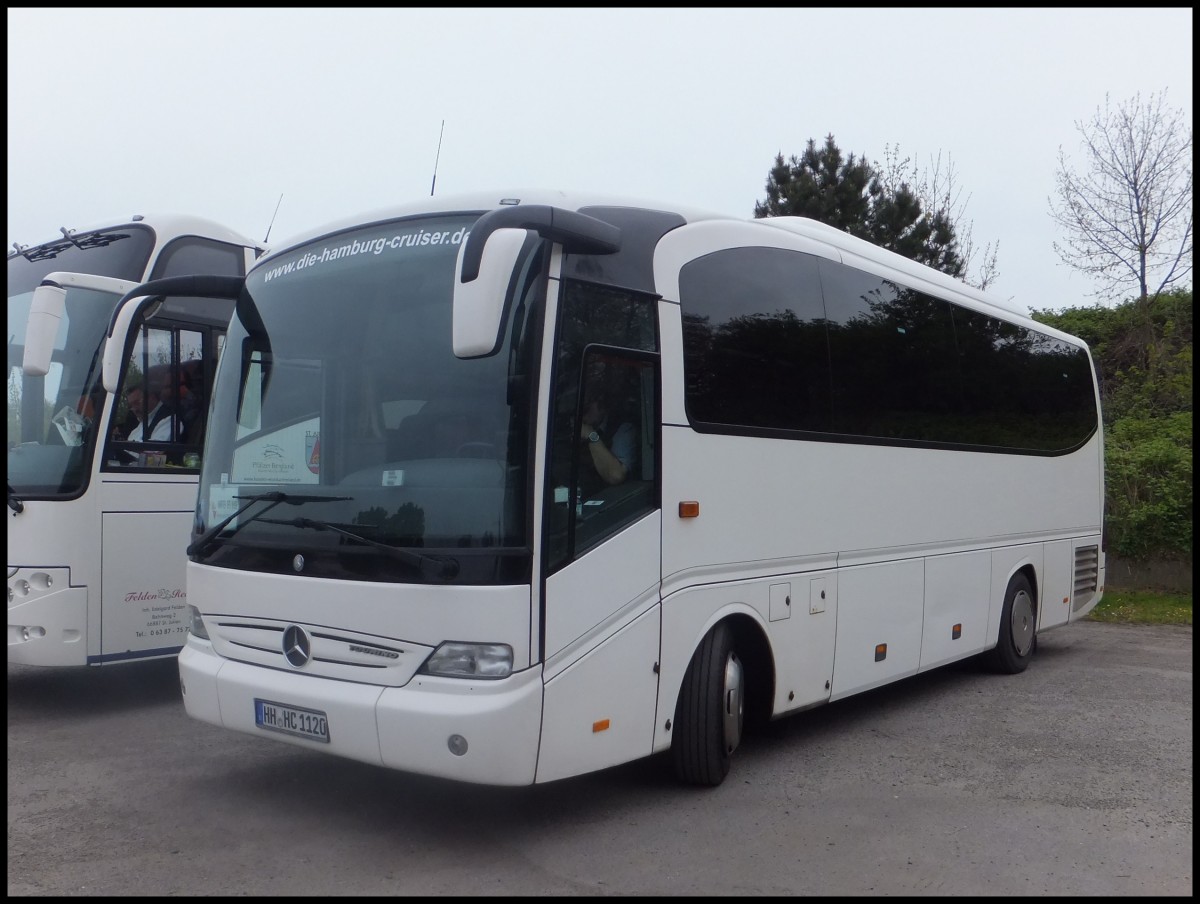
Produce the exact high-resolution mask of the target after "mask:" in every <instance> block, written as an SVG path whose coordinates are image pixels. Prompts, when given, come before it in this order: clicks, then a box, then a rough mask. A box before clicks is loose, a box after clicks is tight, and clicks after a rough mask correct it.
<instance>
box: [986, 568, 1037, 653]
mask: <svg viewBox="0 0 1200 904" xmlns="http://www.w3.org/2000/svg"><path fill="white" fill-rule="evenodd" d="M1036 649H1037V601H1036V600H1035V599H1034V595H1033V588H1032V587H1031V586H1030V585H1029V578H1027V577H1025V575H1024V574H1015V575H1013V578H1012V580H1011V581H1009V582H1008V590H1006V591H1005V593H1004V610H1003V612H1002V613H1001V615H1000V637H999V639H998V640H997V642H996V647H995V649H994V650H992V651H991V653H990V654H989V664H990V665H991V667H992V668H993V669H995V670H996V671H997V672H1001V673H1002V674H1005V675H1015V674H1017V673H1018V672H1023V671H1025V668H1026V666H1028V665H1029V661H1030V660H1031V659H1033V654H1034V651H1035V650H1036Z"/></svg>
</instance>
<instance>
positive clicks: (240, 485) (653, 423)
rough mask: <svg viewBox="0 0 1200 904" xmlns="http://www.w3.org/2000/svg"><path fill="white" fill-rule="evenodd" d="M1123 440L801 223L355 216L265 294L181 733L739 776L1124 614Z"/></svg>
mask: <svg viewBox="0 0 1200 904" xmlns="http://www.w3.org/2000/svg"><path fill="white" fill-rule="evenodd" d="M229 282H232V281H229ZM154 290H155V289H154V287H147V288H146V289H143V290H139V291H147V292H149V291H154ZM597 383H599V384H600V385H602V386H603V388H604V389H605V391H606V392H607V395H608V402H607V413H606V414H605V413H597V409H595V408H593V407H592V403H593V399H592V398H591V397H590V396H591V392H592V386H593V385H595V384H597ZM1101 443H1102V439H1101V422H1100V417H1099V401H1098V394H1097V385H1096V380H1095V375H1094V370H1093V366H1092V361H1091V356H1090V353H1089V351H1088V349H1087V347H1086V345H1085V344H1084V343H1083V342H1082V341H1080V340H1079V339H1077V338H1074V337H1072V336H1069V335H1065V334H1063V333H1061V332H1057V331H1055V330H1053V329H1050V328H1048V327H1045V326H1042V325H1040V324H1038V323H1036V322H1034V321H1032V320H1031V319H1029V318H1028V317H1026V316H1024V315H1022V314H1020V313H1018V312H1016V311H1014V310H1012V309H1011V308H1010V307H1009V306H1007V305H1006V304H1005V303H1002V302H1000V301H997V300H996V299H993V298H991V297H990V296H988V295H985V294H983V293H981V292H979V291H976V290H974V289H972V288H969V287H967V286H965V285H963V284H961V283H959V282H957V281H955V280H952V279H950V278H948V277H946V276H944V275H943V274H940V273H937V272H935V271H933V270H931V269H929V268H927V267H924V266H920V265H917V264H915V263H913V262H911V261H909V260H906V259H903V258H901V257H898V256H897V255H895V254H892V253H889V252H886V251H883V250H880V249H879V248H876V247H874V246H872V245H870V244H867V243H865V242H862V241H858V240H855V239H853V238H850V237H847V236H846V235H845V234H843V233H840V232H838V231H836V230H833V229H831V228H829V227H825V226H822V225H820V224H818V223H815V222H812V221H810V220H807V219H799V218H792V217H785V218H779V219H750V220H743V219H736V218H730V217H726V216H717V215H713V214H707V213H702V212H697V211H691V210H679V209H674V208H670V207H666V206H660V205H654V204H647V203H641V202H636V201H630V200H620V199H602V198H591V197H588V198H581V197H570V196H567V195H565V194H560V193H554V192H540V193H539V192H522V193H517V194H514V195H512V196H508V197H506V196H502V195H493V196H473V197H464V198H455V199H441V198H438V199H434V198H429V199H426V200H423V201H420V202H417V203H414V204H411V205H409V206H405V207H400V208H397V209H393V210H389V211H381V212H376V213H373V214H371V215H369V216H364V217H360V218H357V219H353V220H349V221H346V222H341V223H338V224H334V225H331V226H330V227H329V228H327V229H322V230H319V231H316V232H313V233H311V234H309V235H305V236H302V237H300V238H298V239H295V240H293V241H291V242H289V243H287V244H286V245H285V246H284V247H280V248H278V249H276V250H273V251H272V252H271V253H270V254H269V255H267V256H265V257H264V258H262V259H261V260H260V261H259V262H258V263H257V264H256V265H255V267H254V268H253V269H252V270H251V271H250V273H249V274H248V275H247V277H246V279H245V281H244V286H242V287H241V288H240V289H239V297H238V300H237V306H236V309H235V312H234V315H233V317H232V320H231V322H230V327H229V334H228V344H227V352H226V354H225V355H224V357H223V358H222V361H221V365H220V368H219V371H218V375H217V379H216V385H215V387H214V399H213V411H212V416H211V420H210V423H209V431H208V436H207V438H206V444H205V458H204V464H203V468H202V472H201V479H200V491H199V497H198V507H197V513H196V524H195V533H194V534H193V537H192V542H191V544H190V545H189V549H188V553H189V564H188V577H187V592H188V603H189V605H190V606H192V607H194V611H193V621H192V630H191V633H190V634H189V636H188V639H187V641H186V644H185V646H184V648H183V650H182V651H181V652H180V654H179V671H180V677H181V679H182V685H183V694H184V697H183V699H184V703H185V707H186V710H187V712H188V713H189V714H190V715H191V716H192V717H194V718H197V719H200V720H203V721H206V722H210V723H213V724H216V725H221V726H225V727H226V728H230V729H234V730H237V731H242V732H246V733H249V734H252V735H258V736H260V737H264V738H273V739H276V740H279V741H283V742H286V743H290V744H295V745H301V746H303V747H305V748H307V749H310V750H315V751H326V752H328V753H330V754H334V755H337V756H343V757H348V758H351V759H355V760H361V761H364V762H368V763H374V764H377V765H382V766H385V767H391V768H396V769H400V770H406V771H410V772H413V773H419V774H426V775H432V776H440V777H446V778H450V779H455V780H461V781H464V782H474V783H483V784H495V785H523V784H533V783H542V782H550V781H554V780H557V779H562V778H565V777H568V776H574V775H578V774H581V773H586V772H590V771H594V770H599V769H603V768H606V767H610V766H613V765H616V764H619V763H625V762H628V761H632V760H634V759H637V758H641V757H646V756H649V755H652V754H657V753H663V754H666V753H667V752H668V751H669V752H670V756H671V758H672V759H673V762H674V766H675V770H676V772H677V774H678V776H679V778H680V779H681V780H682V781H684V782H685V783H694V784H700V785H715V784H718V783H720V782H721V781H722V780H723V779H724V777H725V776H726V774H727V771H728V769H729V766H730V757H731V755H732V754H733V752H734V750H735V748H736V747H737V746H738V744H739V741H740V740H741V738H742V732H743V727H744V726H745V727H747V728H748V729H752V728H753V727H754V725H755V724H756V723H762V722H763V721H766V720H769V719H772V718H775V717H781V716H785V715H788V714H792V713H796V712H799V711H801V710H805V709H808V708H811V707H815V706H818V705H820V704H825V703H829V702H830V701H835V700H839V699H841V698H845V697H847V696H849V695H851V694H855V693H858V692H860V691H865V690H867V689H869V688H875V687H878V686H880V685H883V684H886V683H888V682H892V681H897V680H899V679H902V678H905V677H906V676H911V675H915V674H917V673H919V672H922V671H926V670H928V669H933V668H936V667H939V666H942V665H944V664H947V663H950V662H954V661H956V660H963V659H966V658H967V657H974V656H980V657H981V659H985V660H990V662H991V664H992V665H994V666H995V667H996V668H998V669H999V670H1000V671H1003V672H1009V673H1016V672H1020V671H1022V670H1023V669H1025V667H1026V665H1027V664H1028V663H1029V661H1030V659H1031V656H1032V655H1033V653H1034V649H1035V638H1036V634H1037V632H1039V631H1045V630H1047V629H1051V628H1056V627H1059V626H1062V625H1065V624H1067V623H1068V622H1070V621H1071V620H1073V619H1078V618H1080V617H1082V616H1083V615H1085V614H1086V613H1087V612H1089V611H1090V610H1091V609H1092V607H1093V606H1095V604H1096V602H1097V601H1098V600H1099V599H1100V594H1101V591H1102V585H1103V582H1104V556H1103V552H1102V550H1103V534H1102V522H1103V518H1102V515H1103V513H1102V498H1103V463H1102V462H1103V450H1102V447H1101ZM614 460H619V461H620V464H619V465H615V464H614ZM602 474H603V477H602ZM622 478H623V479H622Z"/></svg>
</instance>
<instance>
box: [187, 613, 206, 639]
mask: <svg viewBox="0 0 1200 904" xmlns="http://www.w3.org/2000/svg"><path fill="white" fill-rule="evenodd" d="M188 630H189V631H191V632H192V636H194V637H199V638H200V639H201V640H208V629H207V628H205V627H204V619H203V618H202V617H201V616H200V610H199V609H197V608H196V607H195V606H188Z"/></svg>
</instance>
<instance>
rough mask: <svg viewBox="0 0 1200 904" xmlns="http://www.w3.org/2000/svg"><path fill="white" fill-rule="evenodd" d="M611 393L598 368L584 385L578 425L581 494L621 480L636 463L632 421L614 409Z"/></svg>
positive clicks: (635, 433)
mask: <svg viewBox="0 0 1200 904" xmlns="http://www.w3.org/2000/svg"><path fill="white" fill-rule="evenodd" d="M614 395H615V393H614V392H613V388H612V386H611V385H610V384H609V383H608V382H607V381H606V380H605V376H604V374H603V372H602V371H598V372H597V373H595V374H593V375H592V376H591V378H590V379H589V380H588V382H587V384H586V385H585V389H584V405H583V421H582V423H581V424H580V428H579V439H580V442H581V443H583V445H585V446H586V451H585V452H584V453H583V456H582V458H583V460H582V462H581V468H580V485H581V486H580V489H581V490H582V495H583V496H584V497H585V498H586V497H587V496H589V495H591V494H593V493H595V492H596V491H597V490H599V489H602V488H603V487H604V486H606V485H607V486H615V485H616V484H619V483H624V482H625V480H626V478H628V477H629V475H630V473H631V472H632V471H633V468H634V465H635V464H637V449H638V438H637V430H636V428H635V427H634V425H633V422H632V421H630V420H628V419H625V418H622V417H619V416H618V415H617V414H616V413H615V412H614V410H613V409H614V402H613V400H614ZM589 464H590V466H591V467H590V468H589V467H588V465H589Z"/></svg>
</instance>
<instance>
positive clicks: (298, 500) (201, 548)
mask: <svg viewBox="0 0 1200 904" xmlns="http://www.w3.org/2000/svg"><path fill="white" fill-rule="evenodd" d="M10 492H11V491H10ZM234 498H235V499H245V500H246V504H245V505H243V506H242V507H241V508H239V509H238V510H237V511H236V512H234V513H233V514H232V515H230V516H229V517H228V518H226V519H225V520H224V521H222V522H221V523H220V524H218V525H216V526H215V527H210V528H209V529H208V530H206V531H205V532H204V533H203V535H201V536H200V537H198V538H197V539H196V540H195V542H193V543H192V544H191V545H189V546H188V548H187V554H188V555H189V556H191V555H203V554H204V552H205V551H206V550H207V548H208V544H209V543H210V542H211V541H212V540H213V539H214V538H215V537H216V536H217V534H219V533H220V532H221V531H223V530H224V529H225V527H226V526H227V525H228V524H229V523H230V522H231V521H233V519H234V518H236V517H237V516H238V515H240V514H242V512H244V511H246V509H248V508H250V506H252V505H254V503H256V502H269V503H271V504H270V505H268V506H266V507H265V508H264V509H263V510H262V511H261V512H258V513H257V514H255V515H252V516H251V517H249V518H247V519H246V520H245V521H239V522H238V524H237V527H235V528H234V529H233V530H232V531H230V533H229V536H231V537H232V536H233V535H234V534H236V533H237V532H238V531H240V530H241V529H242V528H243V527H245V526H246V525H247V524H249V523H250V522H251V521H257V520H258V519H259V518H261V517H262V516H263V515H265V514H266V513H267V512H269V511H271V509H273V508H275V506H277V505H279V504H280V503H281V502H286V503H287V504H288V505H301V504H303V503H305V502H344V501H346V500H347V499H350V498H352V497H350V496H294V495H291V494H289V493H283V492H280V491H279V490H275V491H273V492H270V493H256V494H254V495H253V496H235V497H234ZM10 504H11V503H10Z"/></svg>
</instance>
